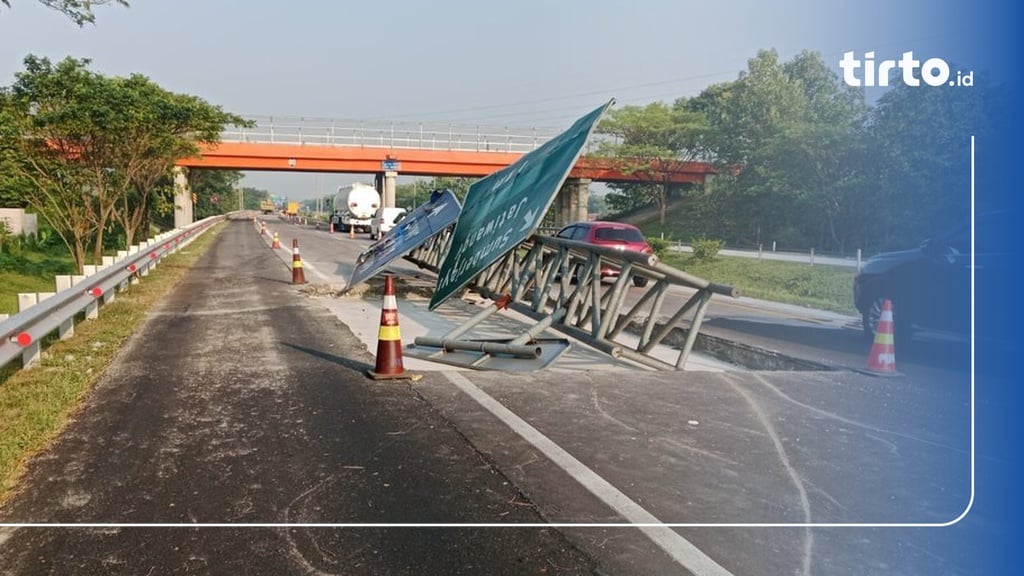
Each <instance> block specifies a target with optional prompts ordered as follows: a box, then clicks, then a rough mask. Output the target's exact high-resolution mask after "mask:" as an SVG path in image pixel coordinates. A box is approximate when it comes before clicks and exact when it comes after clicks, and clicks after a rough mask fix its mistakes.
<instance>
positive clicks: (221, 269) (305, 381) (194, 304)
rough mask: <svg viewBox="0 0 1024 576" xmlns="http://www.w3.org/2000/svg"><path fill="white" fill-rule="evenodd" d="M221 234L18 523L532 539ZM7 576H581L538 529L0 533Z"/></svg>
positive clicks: (240, 231) (517, 507)
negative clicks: (486, 526)
mask: <svg viewBox="0 0 1024 576" xmlns="http://www.w3.org/2000/svg"><path fill="white" fill-rule="evenodd" d="M290 281H291V276H290V273H289V272H288V271H287V270H286V269H285V268H283V267H282V266H280V263H279V262H278V261H277V260H276V258H275V257H274V256H272V255H271V253H270V252H269V251H268V250H267V249H266V248H265V247H264V246H263V244H262V243H261V241H260V239H259V238H258V237H257V236H256V235H254V234H253V233H252V230H251V229H250V228H249V227H247V226H243V225H241V224H237V223H236V225H230V224H229V225H228V226H227V227H226V229H225V230H224V231H223V233H222V236H221V238H220V239H219V240H218V241H217V242H216V243H215V244H214V246H213V247H212V249H211V251H210V253H209V254H207V255H206V257H204V258H203V259H202V260H200V261H199V263H198V264H197V265H196V267H195V268H194V269H193V270H192V272H191V274H190V275H189V276H188V277H187V279H186V281H185V282H184V284H182V285H181V286H180V287H179V289H178V290H177V291H176V292H175V293H174V294H173V295H172V296H171V297H170V298H169V299H168V300H167V301H166V302H164V304H163V306H161V307H160V309H159V310H157V311H155V313H153V315H152V316H151V318H150V320H149V321H148V322H147V323H146V325H145V327H144V328H143V329H142V330H141V331H140V332H139V333H137V334H136V335H135V336H134V337H133V338H132V340H131V341H130V343H129V345H128V346H127V347H126V349H125V350H123V352H122V354H121V355H120V356H119V357H118V358H117V361H116V362H115V364H114V365H113V366H112V369H111V371H110V372H109V374H108V375H107V376H106V377H105V378H104V379H103V381H102V382H101V383H100V385H99V387H98V388H97V389H96V390H95V391H94V393H92V394H91V395H90V396H89V398H88V400H87V402H86V405H85V406H84V407H83V409H82V410H81V412H80V413H79V415H78V418H77V419H76V420H75V421H74V422H73V423H72V424H71V425H70V426H69V427H68V428H67V430H66V431H65V433H64V434H63V436H62V437H61V439H60V441H59V442H57V443H56V444H55V445H54V446H53V447H52V449H51V450H49V451H47V452H46V453H45V454H44V455H42V456H41V457H40V458H39V459H38V460H36V461H35V462H34V463H33V464H32V466H31V469H30V472H29V474H28V476H27V478H26V479H25V482H24V484H23V486H24V488H23V491H22V493H21V494H19V495H18V496H17V497H16V498H15V499H14V500H13V501H12V502H10V504H9V505H8V506H7V507H6V508H5V509H4V510H3V511H2V514H0V518H2V520H3V522H17V523H111V524H121V523H129V524H131V523H141V524H146V523H168V524H183V525H187V524H190V523H228V524H251V523H274V524H285V523H287V524H304V523H313V524H316V523H359V524H365V523H499V524H500V523H539V522H543V520H542V518H541V517H540V516H539V515H538V513H537V511H536V510H535V509H534V507H533V506H532V505H531V503H530V502H529V501H528V500H527V499H526V498H524V496H523V495H522V494H521V493H519V492H518V491H517V489H516V488H515V487H514V486H513V485H512V483H511V482H509V480H508V479H507V478H506V477H505V476H503V475H502V474H501V473H500V472H499V471H498V470H496V469H495V467H494V466H493V465H491V464H490V463H489V462H488V461H487V460H485V459H484V458H482V457H481V455H480V454H479V453H478V452H477V451H476V450H475V449H474V448H473V447H472V446H471V445H470V444H469V443H468V442H467V440H466V439H465V438H464V437H463V436H462V435H461V434H460V433H459V432H458V431H457V430H456V429H454V427H452V426H451V424H450V423H449V422H448V421H446V420H445V419H444V418H442V417H441V416H440V415H439V413H438V412H437V411H436V410H434V409H432V408H431V407H430V406H429V405H428V404H427V403H426V402H424V401H423V400H422V399H421V398H420V397H419V396H418V395H417V394H416V393H415V392H414V391H413V390H412V389H411V388H410V387H409V386H405V385H396V384H394V383H384V384H379V383H375V382H374V381H372V380H370V379H368V378H366V377H365V375H364V374H363V372H364V371H365V370H366V369H367V368H369V367H371V366H372V365H371V362H372V358H370V357H369V356H368V355H367V354H366V353H365V352H362V353H360V352H359V346H356V345H354V344H355V343H354V342H353V340H352V336H351V334H350V333H349V332H348V331H347V329H346V328H345V327H344V325H342V324H341V323H340V322H339V321H338V320H337V319H335V318H334V317H332V316H330V315H328V314H327V313H326V312H325V311H324V309H323V308H321V307H318V306H316V305H311V304H309V303H308V301H306V300H305V299H304V298H302V297H297V294H296V291H295V289H294V288H293V287H292V286H291V284H290ZM0 539H2V540H4V542H3V545H2V546H0V573H3V574H25V575H30V574H139V575H146V574H184V573H199V574H327V573H332V574H333V573H343V574H545V573H546V574H555V573H557V574H590V573H592V570H593V568H594V563H593V561H592V560H590V559H589V558H588V557H587V556H586V555H584V554H582V553H581V552H579V551H578V550H577V549H576V548H575V547H574V546H573V545H571V544H570V543H569V542H568V541H567V540H566V539H565V538H564V537H563V536H562V535H561V534H560V533H559V532H558V531H557V530H553V529H544V528H541V529H531V528H497V529H479V528H477V529H418V528H414V527H409V528H350V529H343V528H287V529H285V528H279V527H278V528H273V527H271V528H231V527H225V528H195V529H193V528H189V527H187V526H185V527H177V528H126V527H118V526H107V527H95V528H79V527H73V528H70V527H69V528H39V527H34V528H33V527H23V528H20V529H17V530H13V529H5V530H4V531H3V533H2V535H0Z"/></svg>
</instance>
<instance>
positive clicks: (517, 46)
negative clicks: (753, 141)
mask: <svg viewBox="0 0 1024 576" xmlns="http://www.w3.org/2000/svg"><path fill="white" fill-rule="evenodd" d="M10 3H11V7H10V8H5V7H2V6H0V86H6V85H10V84H11V83H12V82H13V81H14V75H15V74H16V73H17V72H19V71H20V70H22V69H23V65H22V62H23V59H24V57H25V56H26V55H28V54H34V55H37V56H46V57H49V58H50V59H51V60H53V61H57V60H60V59H63V58H64V57H66V56H73V57H76V58H88V59H90V60H91V62H92V63H91V69H92V70H94V71H97V72H100V73H103V74H106V75H110V76H124V75H129V74H132V73H139V74H143V75H145V76H147V77H149V78H150V79H151V80H153V81H154V82H156V83H157V84H159V85H161V86H162V87H164V88H166V89H168V90H171V91H174V92H181V93H188V94H193V95H196V96H199V97H201V98H203V99H205V100H206V101H208V102H210V103H212V104H215V105H218V106H221V107H222V108H224V109H225V110H227V111H229V112H233V113H237V114H241V115H245V116H262V117H266V116H275V117H286V116H294V117H307V118H308V117H318V118H331V119H338V120H346V121H349V120H362V121H367V122H375V123H386V122H389V121H402V122H451V123H456V124H479V123H485V124H494V125H503V126H511V127H514V128H522V127H537V128H541V129H545V130H548V131H549V132H558V131H561V130H562V129H564V128H566V127H568V126H569V125H570V124H571V123H572V122H573V121H574V120H575V119H576V118H578V117H580V116H582V115H584V114H586V113H587V112H589V111H590V110H593V109H594V108H596V107H597V106H599V105H601V104H603V103H604V102H606V101H607V100H608V99H609V98H615V99H616V105H617V106H623V105H642V104H647V103H650V102H654V101H665V102H671V101H673V100H675V99H676V98H678V97H681V96H695V95H697V94H699V93H700V92H701V91H702V90H703V89H705V88H706V87H708V86H709V85H711V84H714V83H718V82H725V81H730V80H735V79H736V78H737V76H738V74H739V73H740V71H742V70H744V69H745V67H746V63H747V61H748V59H750V58H752V57H753V56H754V55H755V54H756V53H757V52H758V50H761V49H775V50H777V51H778V52H779V55H780V57H781V59H782V60H788V59H790V58H792V56H794V55H795V54H797V53H799V52H800V51H802V50H813V51H817V52H819V53H821V55H822V56H823V58H824V59H825V61H826V63H833V64H834V65H835V70H836V72H837V74H838V73H839V72H840V70H839V66H838V62H839V60H840V58H841V57H842V54H843V52H844V51H848V50H855V51H858V53H863V52H864V51H868V50H877V51H878V53H879V58H881V57H883V56H886V57H898V56H899V54H900V53H901V52H902V51H904V50H908V49H909V50H914V51H915V53H916V54H918V55H923V56H927V55H928V54H929V53H932V54H936V55H941V56H943V57H945V58H947V59H950V57H951V55H950V51H955V52H956V56H957V57H958V58H961V59H962V61H966V62H968V63H970V62H972V61H974V62H981V61H985V60H986V59H987V58H989V55H986V54H981V53H978V51H979V50H982V49H983V48H982V47H979V46H977V43H975V42H971V41H970V40H971V39H972V38H974V36H975V33H976V31H978V30H986V29H988V28H990V27H993V26H996V25H998V23H999V22H1000V21H1001V15H1000V14H999V13H998V12H997V11H996V10H984V9H982V8H981V7H982V6H983V5H984V4H985V3H984V2H976V3H971V2H966V1H964V2H949V3H940V2H935V1H929V0H915V1H909V2H908V1H903V2H896V1H892V0H890V1H881V0H868V1H863V2H856V3H850V2H845V3H842V2H829V1H824V0H780V1H775V2H764V1H757V0H749V1H738V0H722V1H714V2H699V3H698V2H687V1H683V0H621V1H620V0H589V1H561V2H558V1H555V0H516V1H514V2H500V3H499V2H484V1H480V0H476V1H470V0H465V1H463V0H458V1H455V0H433V1H413V0H393V1H391V2H384V3H378V2H345V1H337V0H334V1H326V0H324V1H293V2H288V1H283V0H278V1H268V0H251V1H232V2H228V1H225V0H130V7H128V8H125V7H123V6H117V5H114V6H99V7H97V8H96V9H95V14H96V22H95V24H93V25H88V24H87V25H85V26H84V27H81V28H79V27H78V26H76V25H75V24H74V23H73V22H71V20H70V19H68V18H66V17H65V16H63V15H62V14H60V13H58V12H56V11H53V10H50V9H48V8H46V7H44V6H42V5H41V4H40V3H39V2H38V1H37V0H10ZM959 40H962V41H959ZM954 45H956V46H955V47H954ZM929 51H931V52H929ZM365 179H366V176H355V175H341V174H324V175H315V174H294V173H293V174H288V173H267V172H250V173H246V176H245V179H244V181H243V185H244V186H252V187H256V188H265V189H268V190H270V191H271V192H273V193H275V194H279V195H282V196H287V197H289V198H291V199H306V198H312V197H314V196H316V195H317V194H322V193H329V191H330V190H333V189H335V188H337V186H339V185H342V184H347V183H350V182H352V181H354V180H364V181H365ZM399 181H400V182H402V181H403V180H402V179H400V180H399Z"/></svg>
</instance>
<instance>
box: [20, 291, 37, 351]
mask: <svg viewBox="0 0 1024 576" xmlns="http://www.w3.org/2000/svg"><path fill="white" fill-rule="evenodd" d="M38 303H39V296H38V295H37V294H18V311H19V312H24V311H25V310H27V309H29V308H31V307H32V306H35V305H36V304H38ZM39 353H40V343H39V340H34V341H32V342H31V343H30V344H29V345H28V346H25V347H24V349H23V350H22V352H21V365H22V366H23V367H25V368H27V367H29V366H31V365H33V364H35V363H37V362H39Z"/></svg>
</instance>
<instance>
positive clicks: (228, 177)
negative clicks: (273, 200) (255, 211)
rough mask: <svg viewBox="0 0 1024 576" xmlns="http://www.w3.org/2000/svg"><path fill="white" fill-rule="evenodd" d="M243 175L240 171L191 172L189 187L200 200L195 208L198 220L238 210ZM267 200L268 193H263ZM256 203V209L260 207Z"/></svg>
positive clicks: (189, 174)
mask: <svg viewBox="0 0 1024 576" xmlns="http://www.w3.org/2000/svg"><path fill="white" fill-rule="evenodd" d="M241 181H242V173H241V172H239V171H238V170H195V169H193V170H189V171H188V187H189V189H190V190H192V192H193V193H194V194H195V195H196V197H197V198H198V199H199V204H198V205H197V206H196V207H195V215H196V218H207V217H209V216H214V215H217V214H224V213H226V212H230V211H231V210H237V209H238V183H239V182H241ZM262 193H263V196H261V197H260V199H263V198H266V196H267V193H266V192H265V191H262ZM258 206H259V203H258V202H257V203H256V206H254V208H255V207H258Z"/></svg>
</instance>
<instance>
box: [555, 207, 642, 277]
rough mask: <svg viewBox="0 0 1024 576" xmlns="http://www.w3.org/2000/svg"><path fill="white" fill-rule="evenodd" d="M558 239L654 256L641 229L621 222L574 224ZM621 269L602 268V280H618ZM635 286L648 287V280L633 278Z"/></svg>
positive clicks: (558, 235) (561, 231)
mask: <svg viewBox="0 0 1024 576" xmlns="http://www.w3.org/2000/svg"><path fill="white" fill-rule="evenodd" d="M555 237H556V238H565V239H566V240H575V241H577V242H586V243H588V244H595V245H597V246H609V247H612V248H619V249H621V250H633V251H636V252H643V253H644V254H652V253H653V252H654V250H652V249H651V246H650V244H648V243H647V240H646V239H645V238H644V235H643V233H642V232H640V229H639V228H637V227H636V226H633V225H632V224H622V223H620V222H601V221H596V222H573V223H572V224H569V225H567V226H565V227H564V228H562V229H561V230H559V231H558V232H557V233H556V234H555ZM618 276H619V269H618V268H614V267H609V266H606V267H602V268H601V278H617V277H618ZM633 284H634V285H636V286H645V285H647V278H643V277H640V276H633Z"/></svg>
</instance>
